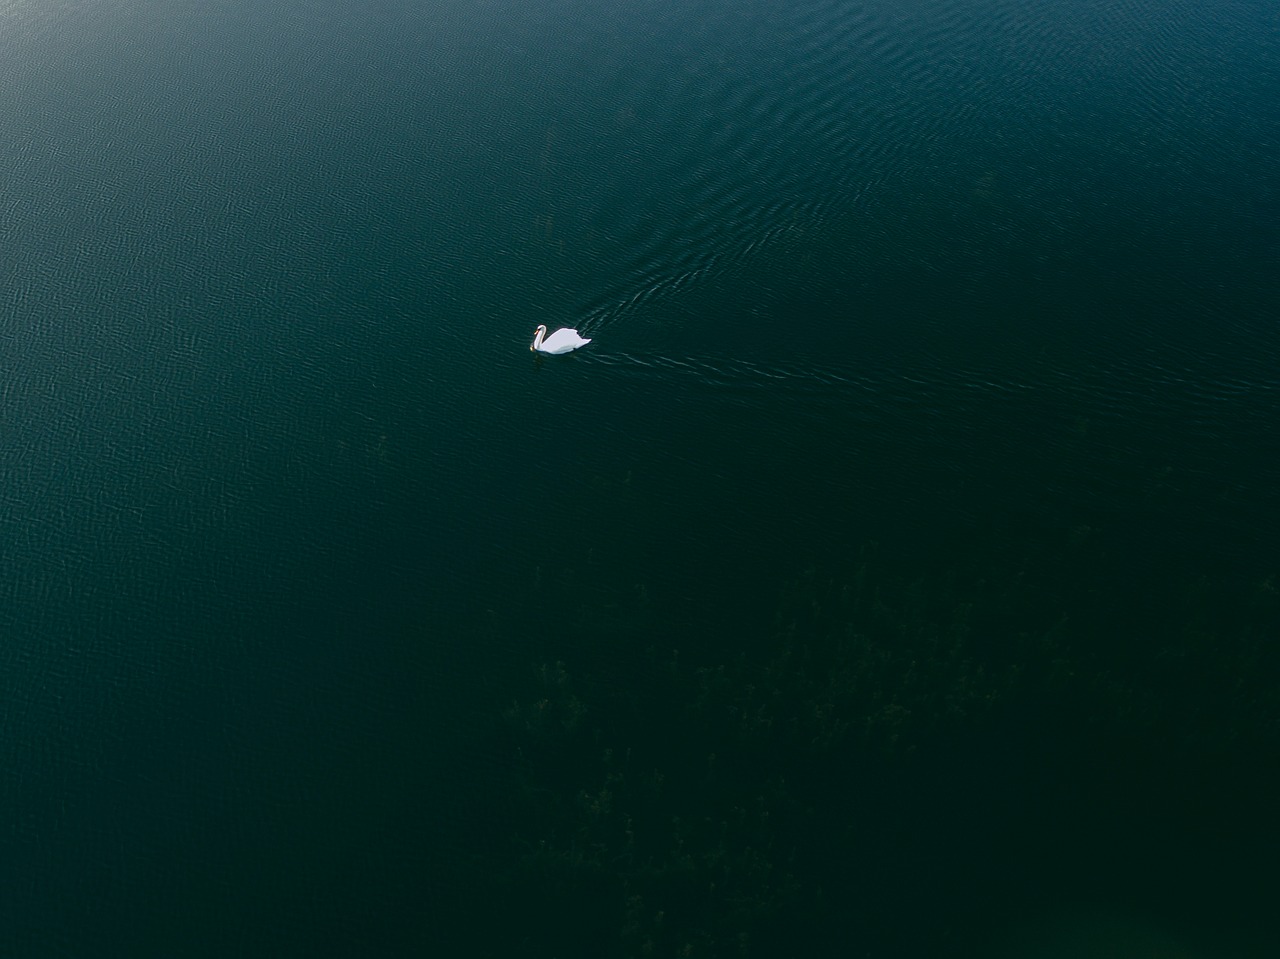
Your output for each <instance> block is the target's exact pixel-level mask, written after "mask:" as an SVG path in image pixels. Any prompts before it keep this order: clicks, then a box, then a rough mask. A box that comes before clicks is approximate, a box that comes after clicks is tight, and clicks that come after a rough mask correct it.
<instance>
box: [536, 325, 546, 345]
mask: <svg viewBox="0 0 1280 959" xmlns="http://www.w3.org/2000/svg"><path fill="white" fill-rule="evenodd" d="M546 335H547V329H546V327H543V326H540V327H538V332H537V333H535V334H533V348H534V349H535V350H539V349H541V348H542V338H543V337H544V336H546Z"/></svg>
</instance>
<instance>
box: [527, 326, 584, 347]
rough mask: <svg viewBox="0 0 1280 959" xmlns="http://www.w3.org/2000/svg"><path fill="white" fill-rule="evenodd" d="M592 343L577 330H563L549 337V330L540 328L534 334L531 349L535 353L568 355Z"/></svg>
mask: <svg viewBox="0 0 1280 959" xmlns="http://www.w3.org/2000/svg"><path fill="white" fill-rule="evenodd" d="M543 337H546V339H543ZM590 342H591V340H589V339H587V340H584V339H583V338H582V337H580V336H579V335H578V331H577V330H570V329H561V330H556V331H555V332H554V333H552V334H551V335H550V336H547V328H546V327H545V326H539V327H538V329H537V332H535V333H534V334H533V345H532V346H530V347H529V349H531V350H533V351H534V352H535V353H568V352H569V351H570V350H576V349H577V348H578V347H580V346H586V345H587V344H588V343H590Z"/></svg>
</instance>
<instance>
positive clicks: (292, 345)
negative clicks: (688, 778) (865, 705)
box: [0, 0, 1280, 956]
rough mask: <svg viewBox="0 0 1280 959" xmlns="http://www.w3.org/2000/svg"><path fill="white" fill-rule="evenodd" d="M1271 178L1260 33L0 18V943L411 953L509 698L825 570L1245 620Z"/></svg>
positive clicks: (1053, 22)
mask: <svg viewBox="0 0 1280 959" xmlns="http://www.w3.org/2000/svg"><path fill="white" fill-rule="evenodd" d="M1278 151H1280V21H1277V18H1276V12H1275V8H1274V7H1273V5H1271V4H1269V3H1266V2H1263V0H1226V2H1222V3H1213V4H1208V5H1206V4H1203V3H1193V2H1190V0H1186V2H1184V0H1159V2H1156V3H1154V4H1138V3H1131V2H1119V3H1115V2H1112V3H1102V2H1093V0H1067V2H1049V0H1033V2H1030V3H1028V2H1012V0H1008V2H1006V0H976V2H971V3H970V2H960V0H912V2H906V3H903V2H898V0H893V2H890V0H870V2H866V3H862V2H850V0H803V2H799V3H793V4H778V3H768V2H764V0H748V2H745V3H743V2H732V3H731V2H728V0H697V2H694V3H683V4H679V3H673V2H669V0H653V2H645V3H634V4H620V3H614V2H605V0H536V2H533V3H516V2H512V0H491V2H485V3H463V2H460V0H441V2H417V0H374V2H368V3H362V4H356V5H354V6H353V5H351V4H339V3H336V2H334V0H311V2H305V3H304V2H295V0H286V2H283V3H273V4H260V3H248V2H244V0H224V2H221V3H213V4H210V3H193V2H190V0H175V2H172V3H165V4H162V5H156V4H139V3H129V2H125V0H100V2H91V3H84V4H72V3H65V2H64V3H35V2H31V0H0V171H2V173H0V175H2V177H3V179H2V180H0V201H2V202H0V248H2V249H3V257H2V258H0V364H2V368H3V376H0V953H3V954H4V955H11V956H55V955H66V956H86V955H121V956H125V955H128V956H142V955H156V956H159V955H205V954H208V955H218V956H226V955H236V954H255V955H256V954H271V955H294V954H296V955H319V954H334V955H339V954H341V955H350V954H360V952H361V951H365V953H366V954H372V953H380V954H388V955H390V954H400V953H402V952H405V951H408V950H410V948H411V947H412V948H417V947H423V948H427V947H430V946H432V945H439V943H438V942H434V940H433V930H436V929H437V928H440V927H438V926H437V925H436V922H437V920H438V918H439V917H438V913H439V912H440V911H441V910H439V909H437V907H438V906H440V904H441V903H445V902H447V901H449V898H448V897H449V890H450V889H451V888H452V887H453V885H454V881H453V877H454V876H455V871H454V870H455V867H456V863H457V862H459V861H460V860H461V858H462V857H464V856H465V855H467V854H469V852H470V851H473V850H474V848H475V847H476V846H477V844H479V845H483V842H484V838H483V835H482V833H483V830H477V828H476V825H475V822H474V817H473V816H471V815H470V813H469V810H470V809H471V808H472V805H473V801H474V800H475V799H476V798H477V797H480V796H483V795H485V794H486V792H487V790H489V789H490V788H491V787H492V783H494V782H495V781H497V777H499V776H500V775H501V772H502V768H503V767H504V765H505V764H507V763H508V761H509V757H507V756H505V755H504V754H503V753H502V752H501V750H498V749H489V748H485V747H483V746H481V745H477V744H478V743H482V742H484V741H486V740H484V737H483V736H478V735H476V731H477V730H482V729H483V728H485V724H486V722H488V721H489V717H492V716H495V715H497V714H499V713H501V711H502V709H503V708H504V707H505V706H506V705H507V703H508V702H510V700H511V698H512V697H513V696H518V695H521V692H520V689H521V685H520V684H521V683H522V682H523V679H522V677H526V676H528V675H529V674H530V672H531V670H532V669H533V668H534V667H535V666H536V665H537V664H539V663H544V662H554V661H556V660H566V661H568V662H570V664H571V667H572V664H573V663H575V662H581V661H583V659H584V658H585V659H588V660H589V661H590V662H591V663H593V664H594V665H593V667H592V668H594V669H596V670H598V671H603V672H605V673H608V672H609V670H610V669H613V670H616V671H617V672H619V673H625V671H626V669H627V668H629V667H628V664H630V663H632V662H633V661H634V659H635V657H637V656H638V655H639V651H640V649H641V647H643V646H644V645H645V644H649V643H653V642H658V643H659V644H665V645H667V646H671V647H676V646H678V647H680V648H681V649H682V652H683V654H684V655H685V656H686V657H692V658H694V659H699V658H700V659H702V660H705V661H707V662H715V661H717V659H721V658H723V657H724V656H726V655H727V652H726V651H727V650H731V649H732V648H733V647H734V646H735V645H736V644H737V643H738V640H739V637H748V636H752V635H756V634H758V633H759V631H760V629H761V628H762V627H761V626H760V625H759V624H761V623H768V622H771V621H772V620H773V617H774V615H775V609H776V608H777V606H778V603H779V599H778V597H779V595H780V593H781V592H783V591H784V590H785V588H786V587H785V584H787V583H789V582H794V580H795V578H796V577H797V576H802V575H804V574H805V572H806V571H813V570H818V571H820V573H821V575H830V576H834V577H839V576H842V575H844V571H845V570H848V569H850V568H852V566H853V565H854V563H855V562H856V559H857V557H858V556H859V555H860V551H861V550H863V549H864V548H866V545H867V544H869V543H876V544H879V545H878V547H877V549H878V550H879V555H881V556H883V557H884V562H885V563H886V564H888V565H890V566H891V567H892V568H893V569H894V570H895V571H897V572H895V575H902V576H910V575H912V571H913V570H919V571H921V572H922V573H923V572H930V571H933V572H936V571H939V570H945V569H948V568H950V567H952V566H956V565H959V566H963V567H972V565H973V564H974V563H975V562H978V563H980V560H977V559H975V557H984V556H985V557H1000V558H1001V559H1000V562H1002V563H1009V562H1014V563H1016V562H1017V557H1025V556H1028V555H1033V554H1034V555H1042V554H1053V553H1055V551H1057V550H1058V549H1059V548H1060V547H1061V546H1062V544H1065V543H1069V542H1073V541H1078V540H1079V539H1080V538H1082V537H1095V538H1097V539H1099V540H1100V542H1101V546H1099V550H1100V554H1101V555H1103V556H1104V557H1106V561H1107V562H1108V563H1110V564H1112V565H1113V567H1114V569H1115V570H1116V571H1117V576H1116V578H1114V579H1112V580H1108V582H1109V583H1110V586H1109V587H1107V588H1108V589H1111V590H1113V600H1114V602H1115V603H1116V604H1117V605H1118V606H1120V607H1123V606H1124V604H1125V602H1126V599H1125V597H1127V596H1129V595H1130V594H1132V595H1133V596H1134V597H1135V602H1137V601H1138V600H1139V599H1140V600H1141V601H1142V602H1144V603H1151V602H1153V601H1154V600H1153V597H1159V596H1161V595H1163V593H1162V590H1165V591H1169V592H1176V591H1177V590H1178V589H1179V588H1180V586H1178V585H1177V584H1182V583H1190V582H1197V581H1202V580H1204V579H1205V578H1206V577H1208V578H1210V579H1217V578H1221V579H1223V580H1229V581H1231V582H1233V583H1240V584H1245V586H1242V587H1241V588H1242V589H1244V588H1247V589H1257V590H1265V589H1266V588H1274V587H1267V585H1266V584H1268V583H1271V584H1274V583H1275V577H1276V576H1277V574H1278V573H1280V565H1278V561H1277V555H1276V551H1275V543H1276V542H1277V535H1278V534H1280V501H1278V500H1277V496H1276V489H1277V482H1278V481H1280V470H1278V469H1277V465H1278V464H1280V458H1277V457H1276V453H1275V447H1276V440H1275V424H1276V423H1277V422H1278V421H1280V372H1277V370H1278V369H1280V366H1278V365H1277V364H1278V363H1280V325H1278V314H1277V310H1276V304H1277V302H1280V262H1278V261H1280V178H1278V177H1277V173H1276V170H1277V167H1276V161H1277V155H1278ZM539 323H546V324H547V325H548V326H550V327H552V328H553V329H554V328H555V327H557V326H561V325H563V326H574V327H577V328H578V329H580V330H581V331H582V332H583V333H584V335H587V336H590V337H592V338H593V342H592V344H591V345H590V347H588V348H587V349H585V350H583V351H581V352H579V353H576V354H574V355H572V356H568V357H548V358H542V357H535V356H532V355H531V354H530V353H529V352H528V350H527V348H526V347H527V344H528V342H529V340H530V339H531V337H532V333H533V329H534V327H535V326H536V325H537V324H539ZM1010 557H1013V559H1010ZM993 562H994V560H993ZM1170 584H1172V585H1170ZM1096 587H1097V584H1096V583H1092V584H1091V586H1090V588H1091V589H1093V588H1096ZM1056 588H1057V589H1058V590H1059V592H1057V593H1054V598H1053V599H1050V600H1046V602H1049V603H1054V602H1060V597H1061V596H1062V595H1071V594H1072V587H1071V585H1070V583H1069V582H1068V583H1066V584H1063V583H1058V584H1057V587H1056ZM1082 589H1083V587H1082ZM637 604H642V605H643V606H644V608H645V609H646V610H647V611H648V612H647V613H646V615H647V616H648V617H649V619H648V620H647V622H649V624H650V625H649V626H648V627H646V629H647V630H648V635H641V634H640V633H639V632H637V630H635V629H632V628H630V627H628V628H621V627H619V628H617V629H612V630H611V629H610V628H600V629H597V630H595V632H593V633H591V642H590V643H588V642H586V641H585V640H584V639H583V638H582V637H583V636H585V635H586V633H584V631H583V628H582V624H583V623H586V622H589V623H595V624H600V623H605V624H606V626H607V624H608V623H611V622H621V621H622V619H624V618H626V616H629V615H630V614H629V613H626V612H625V611H627V610H633V609H635V608H636V607H637ZM1135 609H1136V607H1135ZM619 611H623V612H619ZM1058 613H1063V614H1064V615H1066V613H1067V611H1064V610H1056V611H1054V612H1053V615H1058ZM1046 614H1048V611H1047V610H1046ZM1139 615H1140V613H1135V616H1139ZM611 617H612V619H611ZM1275 625H1276V624H1275V623H1273V622H1267V623H1264V624H1263V628H1269V627H1270V626H1275ZM1271 635H1273V636H1277V637H1280V631H1277V632H1275V633H1272V634H1271ZM654 636H659V637H660V639H658V640H655V639H654ZM588 646H589V647H590V648H587V647H588ZM1274 665H1275V663H1274V660H1269V661H1266V662H1264V663H1261V664H1259V665H1258V668H1259V669H1270V668H1272V667H1274ZM1273 678H1274V677H1273ZM658 711H659V712H660V709H659V710H658ZM1270 715H1271V716H1272V717H1273V718H1274V716H1275V713H1274V710H1273V711H1272V712H1271V713H1270ZM661 727H662V723H661V721H660V720H659V721H658V722H657V723H656V728H661ZM1255 732H1256V730H1255ZM655 735H659V734H658V733H655ZM1081 735H1082V737H1084V738H1082V743H1083V742H1084V741H1085V738H1087V735H1088V733H1087V732H1082V733H1081ZM1267 735H1268V736H1270V738H1269V739H1264V741H1265V742H1266V743H1269V744H1271V745H1274V744H1276V742H1277V741H1278V740H1277V734H1276V733H1275V730H1274V729H1272V730H1271V731H1270V732H1269V733H1267ZM1081 748H1082V749H1085V748H1087V746H1085V745H1082V746H1081ZM1255 758H1256V759H1257V761H1258V762H1259V763H1265V762H1266V761H1267V760H1268V759H1270V758H1274V757H1270V756H1266V755H1258V756H1256V757H1255ZM1218 798H1220V797H1218ZM1217 801H1218V800H1217V799H1214V802H1217ZM1206 802H1208V800H1206ZM1030 815H1032V813H1028V816H1030ZM1046 828H1050V827H1046ZM1263 838H1264V837H1259V840H1258V841H1259V842H1260V843H1261V842H1263ZM1272 838H1273V837H1272ZM1268 841H1270V840H1269V839H1268ZM1258 848H1260V849H1261V848H1269V847H1264V846H1259V847H1258ZM1242 855H1243V853H1242ZM1245 863H1246V860H1244V859H1242V860H1241V861H1240V862H1235V861H1232V862H1230V863H1228V864H1227V865H1228V867H1229V868H1236V867H1238V868H1239V869H1245V868H1246V865H1245ZM1106 868H1107V867H1106V866H1101V867H1100V869H1101V870H1102V871H1105V870H1106ZM1048 898H1050V899H1051V898H1052V895H1049V896H1048ZM923 908H924V910H925V911H926V912H927V911H928V910H929V908H930V905H929V903H928V901H927V900H926V901H925V903H924V906H923ZM1117 908H1120V909H1123V908H1124V902H1123V901H1121V903H1120V905H1119V906H1117ZM1205 909H1206V915H1207V917H1208V920H1210V921H1219V920H1221V922H1222V923H1225V924H1227V925H1230V924H1231V923H1232V922H1236V920H1239V922H1243V923H1247V922H1248V921H1250V919H1251V917H1254V914H1253V913H1251V912H1250V911H1249V910H1248V909H1244V911H1243V912H1240V913H1237V912H1232V911H1231V910H1230V909H1228V908H1227V907H1225V906H1222V904H1221V903H1217V904H1212V905H1211V906H1205ZM1215 910H1216V911H1215ZM910 914H911V910H909V909H906V908H905V907H904V910H903V916H904V917H908V916H909V915H910ZM1242 917H1243V918H1242ZM904 921H907V920H906V919H905V918H904ZM1211 924H1212V923H1211ZM440 935H441V936H443V935H444V934H443V933H440ZM854 938H855V940H856V936H855V937H854ZM528 948H529V949H531V950H533V952H531V953H530V954H538V948H539V946H538V944H537V943H536V942H533V943H529V944H528ZM369 950H372V953H371V952H369ZM448 950H449V954H454V955H467V954H474V953H473V952H472V951H471V950H468V949H467V948H466V947H465V946H463V945H461V944H459V943H458V942H453V943H452V944H451V945H449V947H448Z"/></svg>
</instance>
